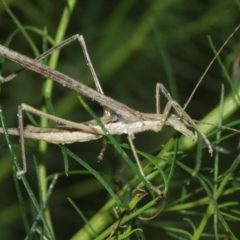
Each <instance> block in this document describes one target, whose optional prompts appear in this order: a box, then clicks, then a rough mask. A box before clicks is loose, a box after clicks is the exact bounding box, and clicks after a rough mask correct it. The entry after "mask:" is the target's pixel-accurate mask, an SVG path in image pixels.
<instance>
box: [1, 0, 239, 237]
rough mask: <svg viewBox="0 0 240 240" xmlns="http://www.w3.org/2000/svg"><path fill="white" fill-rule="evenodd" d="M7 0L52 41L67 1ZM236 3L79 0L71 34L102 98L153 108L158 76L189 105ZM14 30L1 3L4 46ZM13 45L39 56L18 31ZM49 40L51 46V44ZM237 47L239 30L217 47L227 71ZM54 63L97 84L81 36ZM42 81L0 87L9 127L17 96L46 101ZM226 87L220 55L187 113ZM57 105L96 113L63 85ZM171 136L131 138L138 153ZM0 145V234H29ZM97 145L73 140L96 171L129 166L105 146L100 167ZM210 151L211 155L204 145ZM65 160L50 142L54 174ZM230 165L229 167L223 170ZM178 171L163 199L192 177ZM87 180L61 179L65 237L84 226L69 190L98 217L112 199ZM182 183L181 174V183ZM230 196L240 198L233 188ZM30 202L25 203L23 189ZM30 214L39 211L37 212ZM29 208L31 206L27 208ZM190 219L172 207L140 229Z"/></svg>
mask: <svg viewBox="0 0 240 240" xmlns="http://www.w3.org/2000/svg"><path fill="white" fill-rule="evenodd" d="M6 2H7V5H8V7H9V8H10V9H11V11H12V12H13V13H14V14H15V16H16V17H17V19H18V20H19V21H20V22H21V24H22V25H23V26H34V27H36V28H39V29H41V30H43V29H45V30H46V31H47V33H48V34H49V35H50V36H51V37H53V38H54V35H55V32H56V29H57V26H58V24H59V20H60V17H61V15H62V11H63V8H64V7H65V5H66V1H63V0H52V1H47V0H41V1H39V0H36V1H27V0H12V1H6ZM239 6H240V3H239V2H238V1H234V0H228V1H225V0H219V1H214V0H205V1H203V0H201V1H186V0H162V1H159V0H151V1H147V0H146V1H143V0H142V1H134V0H122V1H114V0H99V1H93V0H89V1H83V0H79V1H77V2H76V6H75V8H74V10H73V13H72V16H71V19H70V23H69V25H68V27H67V31H66V35H65V38H66V37H69V36H72V35H74V34H76V33H79V34H82V35H83V36H84V39H85V42H86V44H87V47H88V51H89V54H90V56H91V59H92V62H93V65H94V67H95V70H96V73H97V75H98V77H99V79H100V82H101V84H102V87H103V90H104V92H105V94H106V95H108V96H110V97H112V98H114V99H116V100H118V101H121V102H123V103H125V104H127V105H128V106H130V107H132V108H134V109H136V110H139V111H142V112H149V113H154V112H155V111H156V110H155V86H156V83H157V82H161V83H163V84H164V85H165V86H166V88H167V89H168V90H169V91H170V93H171V95H172V97H173V98H174V99H175V100H176V101H178V102H179V103H180V104H181V105H184V103H185V102H186V101H187V99H188V97H189V96H190V94H191V91H192V90H193V88H194V86H195V84H196V83H197V81H198V80H199V78H200V76H201V75H202V73H203V72H204V70H205V69H206V67H207V66H208V64H209V63H210V61H211V59H212V58H213V56H214V54H213V52H212V50H211V48H210V46H209V43H208V40H207V35H210V36H211V37H212V39H213V42H214V44H215V46H216V48H217V49H219V48H220V46H221V45H222V44H223V42H224V41H225V40H226V39H227V38H228V36H229V35H230V33H231V32H232V31H233V30H234V28H235V27H236V26H237V25H238V23H239V19H240V9H239ZM16 29H17V26H16V25H15V23H14V22H13V20H12V19H11V18H10V16H9V15H8V13H7V12H6V9H5V8H4V7H3V4H2V3H1V2H0V44H4V43H5V41H6V40H7V38H8V37H9V35H10V34H11V33H12V32H13V31H15V30H16ZM28 33H29V35H30V36H31V38H32V39H33V41H34V42H35V44H36V45H37V47H38V49H39V52H43V48H44V47H43V43H42V42H43V38H42V36H41V35H39V34H36V33H35V32H33V31H31V30H28ZM9 47H10V48H11V49H14V50H16V51H18V52H20V53H22V54H24V55H27V56H30V57H34V53H33V51H32V49H31V48H30V46H29V44H28V42H27V41H26V39H25V38H24V37H23V35H22V34H21V33H18V34H17V35H16V36H15V37H14V38H13V40H12V41H11V43H10V46H9ZM49 47H51V45H50V44H49V43H48V48H49ZM238 47H239V32H237V33H236V34H235V36H234V37H233V38H232V39H231V40H230V42H229V43H228V44H227V45H226V47H225V48H224V50H223V51H222V53H221V58H222V60H223V61H224V63H225V65H226V68H227V70H228V72H229V74H231V66H232V62H233V60H234V57H235V55H236V51H237V49H238ZM16 69H18V66H17V64H14V63H12V62H10V61H8V60H5V63H4V67H3V76H7V75H8V74H10V73H12V72H14V71H15V70H16ZM57 69H58V70H60V71H62V72H64V73H66V74H68V75H70V76H71V77H73V78H75V79H77V80H79V81H82V82H83V83H85V84H86V85H88V86H91V87H93V82H92V79H91V76H90V74H89V70H88V68H87V66H86V64H85V60H84V57H83V54H82V50H81V47H80V46H79V44H78V42H74V43H71V44H70V45H69V46H67V47H65V48H64V49H62V52H61V55H60V59H59V63H58V66H57ZM43 80H44V78H43V77H41V76H40V75H38V74H35V73H33V72H30V71H25V72H24V73H22V74H21V75H20V76H19V77H17V78H16V79H15V80H14V81H12V82H9V83H6V84H4V85H2V86H1V95H0V104H1V107H2V109H3V113H4V116H5V121H6V125H7V127H17V125H18V123H17V106H18V105H19V104H20V103H27V104H29V105H31V106H33V107H35V108H38V109H39V108H41V104H42V102H43V99H42V93H41V92H42V83H43ZM221 84H225V85H226V91H228V90H229V87H228V85H227V84H226V82H225V79H224V78H223V74H222V71H221V68H220V67H219V65H218V64H217V63H216V62H215V63H214V64H213V66H212V67H211V69H210V70H209V72H208V73H207V76H206V77H205V79H204V81H203V82H202V83H201V85H200V87H199V89H198V91H197V92H196V94H195V95H194V97H193V99H192V100H191V103H190V105H189V106H188V108H187V112H188V113H189V115H190V116H191V117H192V118H194V119H199V120H200V119H201V118H203V117H204V116H205V115H206V114H207V113H208V112H209V111H211V110H212V109H213V107H215V106H216V105H217V104H218V103H219V99H220V87H221ZM86 101H87V103H88V104H89V105H90V106H91V108H93V109H94V110H95V111H96V113H98V114H99V116H101V114H102V109H101V107H99V105H98V104H97V103H95V102H92V101H91V100H88V99H86ZM52 103H53V106H54V110H55V114H56V115H57V116H59V117H62V118H67V119H69V120H73V121H77V122H82V121H86V120H89V119H90V118H91V117H90V116H89V114H88V113H86V111H85V110H84V108H83V107H82V106H81V105H80V103H79V100H78V98H77V94H76V93H75V92H73V91H72V90H69V89H66V88H63V87H62V86H60V85H59V84H54V89H53V94H52ZM165 103H166V101H165V100H163V101H162V108H163V107H164V104H165ZM237 116H238V115H237V114H236V117H232V119H235V120H236V119H237ZM27 123H29V122H28V120H27V119H26V121H25V124H27ZM173 134H174V131H173V130H172V129H170V128H166V129H164V131H163V132H160V133H158V134H155V133H143V134H139V135H137V138H136V140H135V145H136V147H137V149H139V150H141V151H145V152H148V153H156V152H158V151H159V149H160V148H161V145H162V144H164V143H166V141H167V140H168V139H169V137H171V136H172V135H173ZM11 139H12V142H13V144H14V147H15V150H16V152H17V153H18V154H19V156H20V149H19V140H18V138H17V137H12V138H11ZM118 139H119V141H120V142H123V143H124V142H125V143H126V142H127V140H126V138H125V137H124V136H123V137H122V136H121V137H119V138H118ZM236 144H237V138H236V139H235V138H233V140H232V141H231V142H228V143H226V146H228V147H231V148H232V149H233V148H234V147H235V146H236ZM36 145H37V143H36V142H35V141H27V143H26V146H27V159H28V168H29V171H28V173H27V178H28V181H29V182H32V188H33V189H35V193H36V194H37V186H36V185H37V184H36V176H35V170H34V165H33V163H32V159H33V157H32V156H33V154H35V155H36V154H37V153H36V151H35V150H34V148H35V146H36ZM0 146H1V151H0V158H1V162H0V186H1V198H0V209H1V210H0V214H1V215H0V237H1V239H23V238H24V236H25V231H24V227H23V223H22V219H21V215H20V210H19V206H18V200H17V196H16V193H15V187H14V182H13V180H12V159H11V156H10V154H9V150H8V147H7V144H6V141H5V138H4V136H3V135H2V136H1V138H0ZM101 147H102V143H101V141H95V142H90V143H76V144H73V145H71V146H69V148H70V149H71V150H72V151H74V153H75V154H76V155H79V156H80V157H81V158H82V159H84V160H85V161H87V162H88V163H89V164H90V165H91V166H92V167H93V168H94V169H95V170H97V171H99V172H102V173H109V172H110V173H111V174H114V172H117V171H118V169H119V167H120V166H121V165H123V164H124V163H123V162H121V158H120V157H119V156H118V155H117V154H116V153H115V152H114V149H113V148H112V146H109V147H108V149H107V152H106V154H105V157H104V160H103V161H102V162H101V163H100V164H99V163H98V162H97V156H98V153H99V151H100V150H101ZM204 153H206V159H208V158H209V156H208V154H207V151H205V152H204ZM130 154H131V153H130ZM230 158H231V159H234V156H233V157H232V156H231V157H226V158H224V156H223V157H222V160H221V161H227V160H228V159H230ZM62 159H63V158H62V155H61V151H60V150H59V148H58V147H56V146H54V145H51V144H50V145H49V146H48V151H47V154H46V164H47V172H48V174H53V173H56V172H63V171H64V164H63V160H62ZM211 160H212V159H211ZM211 160H208V161H206V162H207V163H204V164H205V165H204V166H203V167H204V168H210V166H211V167H212V164H211V163H210V162H209V161H211ZM188 161H189V163H188V162H187V160H186V161H185V162H184V163H185V164H186V165H188V164H190V166H191V164H192V162H191V158H189V159H188ZM227 164H230V163H229V162H228V163H227ZM225 167H226V166H225V165H223V166H222V169H224V168H225ZM70 169H71V170H75V169H76V170H79V165H77V164H75V162H71V161H70ZM176 172H177V173H176V175H175V178H174V180H175V181H176V182H175V185H174V184H173V188H172V191H171V190H170V191H169V193H168V194H169V195H168V202H167V204H168V203H171V201H173V200H174V199H177V198H178V197H179V195H180V192H181V189H180V188H179V185H180V186H182V185H184V184H187V182H188V180H189V179H191V177H190V176H188V175H186V173H185V172H181V170H179V169H177V170H176ZM207 173H208V172H207ZM89 179H90V180H91V179H92V177H91V176H90V177H88V176H84V175H80V176H79V175H72V176H69V177H65V176H62V177H61V178H59V180H58V182H57V185H56V186H55V191H54V193H53V195H52V197H51V200H50V205H51V216H52V221H53V225H54V226H53V227H54V231H55V234H56V239H69V238H70V237H71V236H73V235H74V233H75V232H77V231H78V229H80V228H81V227H82V226H83V224H84V223H83V221H82V220H81V219H80V218H79V216H78V215H77V213H76V212H75V210H74V209H73V208H72V206H70V204H69V203H68V202H67V200H66V198H67V197H71V198H72V199H74V201H75V203H77V204H78V206H79V207H80V208H81V209H82V210H84V214H85V216H86V217H87V218H90V217H91V216H93V215H94V213H95V212H96V211H98V209H99V208H100V207H101V206H102V205H103V204H104V203H105V202H106V201H107V200H108V198H109V196H108V195H107V194H106V192H105V190H103V189H102V187H101V186H100V185H99V186H98V185H94V184H95V183H94V181H93V185H88V187H86V188H84V183H85V182H84V181H88V180H89ZM177 181H179V182H178V184H179V185H178V184H177ZM180 182H181V183H180ZM88 183H89V182H88ZM192 184H193V185H191V186H189V188H190V189H194V188H198V187H199V185H197V184H196V183H192ZM194 184H196V185H194ZM89 186H90V187H89ZM234 196H235V197H236V196H237V194H236V195H234ZM194 197H195V198H198V197H200V196H194ZM24 200H25V201H26V204H27V205H28V201H29V199H28V197H27V195H26V196H25V198H24ZM235 200H236V199H235ZM28 207H29V206H28ZM195 210H196V209H195ZM239 210H240V209H239V206H238V211H239ZM32 211H34V210H33V209H32ZM201 211H204V207H203V208H202V209H201V208H200V207H199V208H197V210H196V212H201ZM29 212H31V208H30V209H29ZM184 217H189V215H188V216H185V214H184V213H183V212H178V215H176V213H175V212H173V213H172V214H171V213H168V214H166V215H165V213H163V214H161V215H160V216H159V217H158V218H157V220H156V221H155V222H153V223H152V224H151V223H150V222H147V223H145V226H142V227H143V229H144V235H145V237H146V239H174V238H173V237H171V236H169V235H168V234H167V233H166V232H165V231H164V230H163V229H162V228H161V226H168V225H169V226H175V227H179V228H182V229H185V230H188V231H190V232H191V230H192V229H191V227H190V225H189V224H188V223H187V222H185V221H183V218H184ZM198 217H199V216H195V215H194V216H193V217H192V220H193V221H194V223H195V224H196V225H197V224H198V221H199V219H198ZM231 224H232V225H231V227H232V230H233V231H234V230H235V234H236V235H237V236H238V237H239V238H240V234H239V231H238V229H237V226H238V225H239V224H237V222H234V223H231ZM206 232H210V233H213V226H211V224H210V225H208V229H207V230H206ZM133 239H134V238H133ZM183 239H185V238H183ZM206 239H212V238H211V237H210V238H206Z"/></svg>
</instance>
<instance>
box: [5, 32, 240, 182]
mask: <svg viewBox="0 0 240 240" xmlns="http://www.w3.org/2000/svg"><path fill="white" fill-rule="evenodd" d="M235 31H237V29H236V30H235ZM230 37H231V36H230ZM74 40H78V41H79V43H80V45H81V47H82V49H83V54H84V56H85V59H86V62H87V65H88V67H89V69H90V71H91V74H92V76H93V79H94V82H95V86H96V89H97V91H96V90H94V89H91V88H89V87H87V86H85V85H84V84H83V83H81V82H78V81H76V80H75V79H73V78H71V77H69V76H67V75H65V74H63V73H61V72H59V71H57V70H54V69H51V68H49V67H48V66H45V65H43V64H41V63H40V62H39V60H41V59H42V58H44V57H46V56H48V55H49V54H51V53H52V52H53V51H56V50H57V49H59V48H61V47H63V46H65V45H67V44H68V43H70V42H72V41H74ZM224 46H225V43H224V45H223V46H222V48H223V47H224ZM222 48H221V49H222ZM221 49H220V50H219V52H220V51H221ZM0 54H1V55H3V56H4V57H6V58H8V59H10V60H12V61H14V62H16V63H19V64H20V65H22V66H23V67H24V68H22V69H20V70H18V71H17V72H16V73H14V74H12V75H10V76H8V77H6V78H3V77H0V80H1V81H2V82H3V83H4V82H7V81H10V80H12V79H13V78H14V77H15V76H16V75H17V73H19V72H21V71H22V70H24V69H25V68H28V69H30V70H32V71H35V72H37V73H39V74H41V75H44V76H46V77H49V78H51V79H53V80H55V81H56V82H58V83H60V84H61V85H63V86H67V87H69V88H71V89H73V90H74V91H76V92H79V93H81V94H83V95H85V96H87V97H89V98H91V99H92V100H95V101H97V102H98V103H99V104H100V105H101V106H103V107H104V108H105V111H104V116H103V117H102V118H100V120H101V122H102V123H103V124H104V126H105V128H106V130H107V132H104V131H103V129H102V128H101V127H100V126H99V125H98V124H97V122H96V121H95V120H91V121H88V122H85V123H76V122H71V121H68V120H65V119H62V118H58V117H55V116H53V115H50V114H46V113H43V112H41V111H39V110H37V109H35V108H33V107H31V106H29V105H26V104H21V105H20V106H19V109H18V120H19V129H9V133H10V134H13V135H19V136H20V141H21V149H22V160H23V169H22V170H20V171H18V172H17V176H18V177H19V178H21V176H22V175H23V174H25V173H26V171H27V167H26V157H25V147H24V138H33V139H37V140H44V141H47V142H50V143H56V144H59V143H62V144H65V143H72V142H84V141H90V140H95V139H99V138H101V137H103V136H104V135H105V134H106V133H109V134H112V135H118V134H127V135H128V140H129V143H130V146H131V149H132V151H133V154H134V157H135V159H136V162H137V164H138V167H139V169H140V172H141V174H142V176H144V172H143V170H142V168H141V164H140V162H139V159H138V156H137V154H136V151H135V148H134V145H133V141H132V140H133V139H134V134H135V133H138V132H143V131H147V130H152V131H155V132H158V131H161V129H162V128H163V126H164V125H170V126H171V127H173V128H174V129H175V130H177V131H179V132H180V133H182V134H184V135H186V136H187V137H188V138H190V139H191V140H196V136H195V135H194V134H193V132H192V131H190V130H189V129H188V127H192V128H194V129H195V130H196V131H197V132H198V134H199V135H200V136H201V137H202V138H203V140H204V142H205V143H206V145H207V146H208V148H209V152H210V154H211V155H212V153H213V149H212V146H211V144H210V142H209V140H208V139H207V137H206V136H205V135H204V134H203V133H202V132H201V131H200V129H199V128H198V126H197V125H196V123H195V122H194V120H192V118H191V117H190V116H189V115H188V114H187V113H186V111H185V110H184V109H185V108H186V106H187V104H188V102H189V100H188V102H187V104H186V105H185V107H184V108H182V107H181V106H180V105H179V104H178V103H177V102H176V101H174V100H173V99H172V97H171V96H170V94H169V92H168V91H167V90H166V88H165V87H164V86H163V85H162V84H161V83H158V84H157V86H156V114H148V113H141V112H139V111H136V110H134V109H132V108H130V107H128V106H127V105H125V104H123V103H121V102H118V101H116V100H114V99H113V98H110V97H108V96H106V95H104V93H103V90H102V88H101V85H100V83H99V81H98V78H97V75H96V73H95V70H94V68H93V65H92V62H91V59H90V57H89V54H88V51H87V47H86V44H85V41H84V39H83V36H81V35H78V34H77V35H74V36H72V37H70V38H68V39H66V40H65V41H63V42H62V43H61V44H59V45H58V46H55V47H53V48H51V49H50V50H49V51H47V52H46V53H44V54H42V55H41V56H39V57H38V58H36V59H31V58H28V57H26V56H24V55H21V54H20V53H17V52H15V51H13V50H10V49H8V48H6V47H4V46H2V45H0ZM218 54H219V53H218ZM216 57H217V56H215V58H214V59H213V61H214V60H215V59H216ZM213 61H212V62H213ZM212 62H211V63H210V65H209V67H210V66H211V64H212ZM209 67H208V68H209ZM207 70H208V69H207ZM207 70H206V71H207ZM205 73H206V72H205ZM205 73H204V74H205ZM201 81H202V78H201V79H200V81H199V83H198V85H199V84H200V82H201ZM198 85H197V86H198ZM194 91H195V90H194ZM194 91H193V92H194ZM160 92H162V93H163V95H164V96H165V97H166V98H167V99H168V102H167V104H166V107H165V108H164V110H163V113H160V104H159V98H160ZM191 97H192V95H191V96H190V98H189V99H191ZM171 108H173V109H175V111H176V112H177V114H178V116H176V115H173V114H170V110H171ZM23 111H26V112H29V113H32V114H36V115H38V116H42V117H45V118H47V119H49V120H53V121H56V122H57V123H59V124H61V125H60V126H57V127H54V128H43V129H41V128H38V127H34V126H26V127H24V124H23V120H22V119H23V118H22V112H23ZM0 131H1V132H3V130H0ZM144 177H145V176H144Z"/></svg>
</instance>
